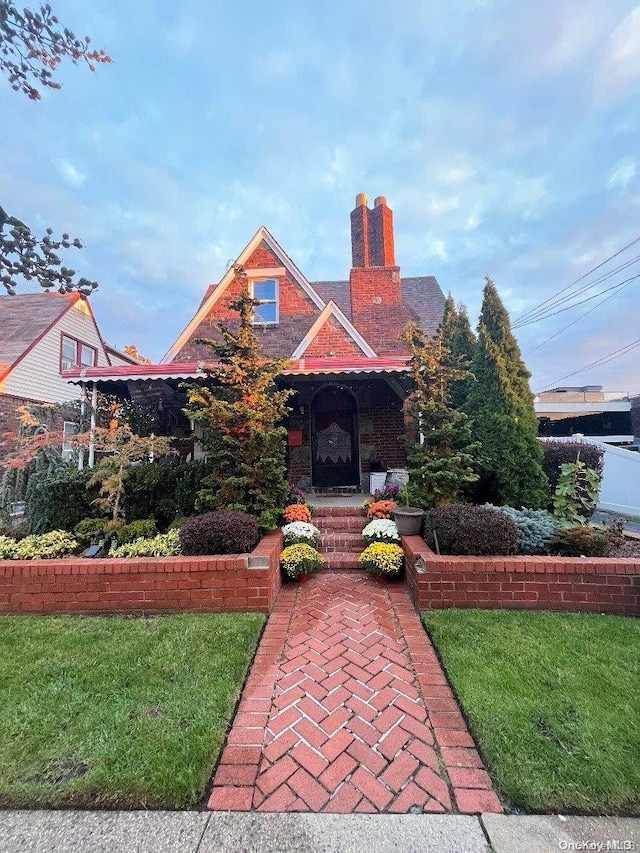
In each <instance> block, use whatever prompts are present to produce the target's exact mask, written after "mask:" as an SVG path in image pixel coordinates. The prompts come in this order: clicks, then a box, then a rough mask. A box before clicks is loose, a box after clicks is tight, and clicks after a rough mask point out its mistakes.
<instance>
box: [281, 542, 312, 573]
mask: <svg viewBox="0 0 640 853" xmlns="http://www.w3.org/2000/svg"><path fill="white" fill-rule="evenodd" d="M321 565H322V557H321V556H320V554H319V553H318V552H317V551H316V549H315V548H312V547H311V545H304V544H298V545H289V547H288V548H285V549H284V550H283V552H282V554H280V567H281V569H282V571H283V572H284V573H285V575H286V576H287V577H288V578H290V579H291V580H294V579H295V578H297V577H300V575H308V574H311V572H315V571H317V570H318V569H319V568H320V566H321Z"/></svg>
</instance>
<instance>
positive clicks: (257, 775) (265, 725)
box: [209, 573, 502, 813]
mask: <svg viewBox="0 0 640 853" xmlns="http://www.w3.org/2000/svg"><path fill="white" fill-rule="evenodd" d="M209 808H210V809H221V810H230V811H248V810H250V809H257V810H259V811H270V812H282V811H289V812H295V811H305V812H307V811H309V812H335V813H348V812H397V813H406V812H409V811H414V812H415V811H424V812H450V811H458V812H463V813H474V812H480V811H483V812H500V811H502V808H501V806H500V801H499V800H498V797H497V796H496V794H495V793H494V792H493V790H492V787H491V780H490V778H489V776H488V774H487V773H486V771H485V770H484V767H483V765H482V761H481V759H480V756H479V755H478V752H477V751H476V749H475V746H474V743H473V740H472V738H471V737H470V735H469V733H468V732H467V728H466V725H465V722H464V719H463V717H462V715H461V714H460V711H459V708H458V705H457V703H456V701H455V699H454V697H453V694H452V692H451V690H450V688H449V686H448V684H447V680H446V678H445V676H444V674H443V672H442V669H441V667H440V665H439V663H438V660H437V657H436V654H435V652H434V650H433V648H432V646H431V643H430V641H429V638H428V637H427V635H426V633H425V632H424V630H423V628H422V626H421V624H420V620H419V618H418V616H417V614H416V612H415V610H414V608H413V605H412V603H411V600H410V598H409V595H408V593H407V591H406V589H405V588H404V586H403V585H402V584H399V583H398V584H390V585H382V584H379V583H376V582H375V581H373V580H372V579H371V578H368V577H366V576H363V575H354V574H340V573H334V574H329V573H325V574H322V573H321V574H319V575H317V576H315V577H313V578H312V579H311V580H310V581H308V582H307V583H303V584H296V585H289V586H285V587H283V588H282V590H281V592H280V594H279V595H278V599H277V601H276V605H275V608H274V611H273V613H272V615H271V617H270V619H269V622H268V625H267V627H266V629H265V632H264V634H263V637H262V641H261V643H260V646H259V649H258V652H257V655H256V659H255V661H254V664H253V667H252V669H251V672H250V675H249V678H248V680H247V684H246V686H245V689H244V691H243V694H242V699H241V702H240V705H239V708H238V713H237V714H236V717H235V720H234V722H233V726H232V729H231V731H230V733H229V737H228V739H227V745H226V747H225V749H224V752H223V754H222V759H221V763H220V765H219V767H218V770H217V772H216V775H215V778H214V788H213V792H212V794H211V797H210V799H209Z"/></svg>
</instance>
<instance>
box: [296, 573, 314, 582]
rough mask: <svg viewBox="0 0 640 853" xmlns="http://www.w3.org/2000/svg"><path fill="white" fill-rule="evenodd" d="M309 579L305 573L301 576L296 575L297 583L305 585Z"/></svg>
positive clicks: (309, 576)
mask: <svg viewBox="0 0 640 853" xmlns="http://www.w3.org/2000/svg"><path fill="white" fill-rule="evenodd" d="M310 578H311V575H310V574H308V573H307V572H304V573H303V574H301V575H298V577H297V578H296V581H297V582H298V583H306V582H307V581H308V580H310Z"/></svg>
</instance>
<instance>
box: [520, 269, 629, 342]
mask: <svg viewBox="0 0 640 853" xmlns="http://www.w3.org/2000/svg"><path fill="white" fill-rule="evenodd" d="M630 281H631V279H629V280H628V281H626V282H623V283H622V284H620V285H618V286H617V288H618V289H617V290H614V291H613V293H610V294H609V295H608V296H605V298H604V299H603V300H602V301H600V302H598V303H597V304H596V305H594V306H593V308H589V310H588V311H584V312H583V313H582V314H580V316H579V317H576V319H575V320H572V321H571V322H570V323H567V325H566V326H563V327H562V328H561V329H559V330H558V331H557V332H556V333H555V334H553V335H551V336H550V337H548V338H547V339H546V340H544V341H542V343H541V344H538V346H537V347H534V348H533V349H530V350H528V352H525V354H524V357H525V358H526V356H528V355H531V353H532V352H536V351H537V350H539V349H542V347H543V346H545V345H546V344H548V343H549V341H552V340H554V338H557V337H558V336H559V335H561V334H562V333H563V332H566V331H567V329H570V328H571V326H575V324H576V323H577V322H578V321H579V320H582V319H583V317H586V316H587V314H591V313H592V312H593V311H595V310H596V308H599V307H600V306H601V305H603V304H604V303H605V302H606V301H607V300H608V299H611V297H612V296H616V295H617V294H618V293H620V291H621V290H624V289H625V287H627V286H628V285H629V283H630ZM572 307H573V306H572Z"/></svg>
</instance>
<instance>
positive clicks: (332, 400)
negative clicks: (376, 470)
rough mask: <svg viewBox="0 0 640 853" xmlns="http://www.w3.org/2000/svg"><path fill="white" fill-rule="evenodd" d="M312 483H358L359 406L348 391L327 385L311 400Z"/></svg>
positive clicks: (315, 484) (346, 484)
mask: <svg viewBox="0 0 640 853" xmlns="http://www.w3.org/2000/svg"><path fill="white" fill-rule="evenodd" d="M311 436H312V442H311V451H312V463H311V475H312V481H313V485H314V486H319V487H323V486H324V487H326V486H359V485H360V455H359V443H358V407H357V404H356V401H355V398H354V397H353V394H351V392H350V391H347V390H346V389H345V388H340V387H339V386H337V385H330V386H328V387H326V388H323V389H322V390H320V391H318V393H317V394H316V395H315V397H314V398H313V403H312V404H311Z"/></svg>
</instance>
